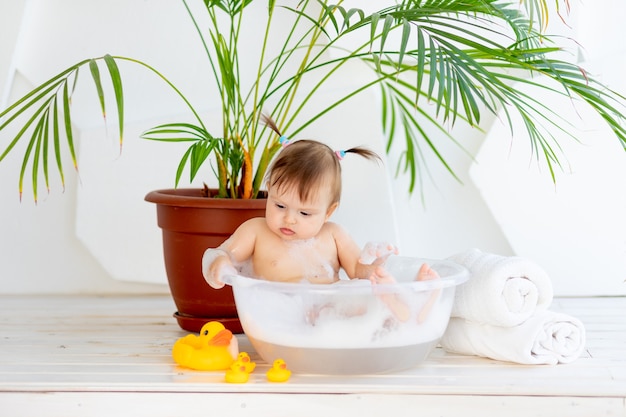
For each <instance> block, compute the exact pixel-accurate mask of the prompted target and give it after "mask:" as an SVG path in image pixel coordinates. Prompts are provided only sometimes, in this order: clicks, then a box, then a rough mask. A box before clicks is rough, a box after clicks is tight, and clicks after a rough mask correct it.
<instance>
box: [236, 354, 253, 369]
mask: <svg viewBox="0 0 626 417" xmlns="http://www.w3.org/2000/svg"><path fill="white" fill-rule="evenodd" d="M237 360H238V361H241V362H243V364H244V365H245V366H246V372H247V373H250V372H252V371H254V368H255V367H256V363H254V362H252V360H251V359H250V355H248V352H239V356H237Z"/></svg>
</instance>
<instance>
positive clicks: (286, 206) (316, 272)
mask: <svg viewBox="0 0 626 417" xmlns="http://www.w3.org/2000/svg"><path fill="white" fill-rule="evenodd" d="M348 153H352V154H357V155H361V156H363V157H365V158H367V159H377V158H378V156H377V155H376V154H375V153H374V152H371V151H369V150H366V149H363V148H359V147H357V148H352V149H348V150H346V151H337V152H335V151H333V150H332V149H331V148H329V147H328V146H327V145H325V144H322V143H320V142H317V141H312V140H298V141H294V142H293V143H291V144H289V145H288V146H285V147H284V149H283V150H282V151H281V153H280V154H279V156H278V157H277V159H276V160H275V161H274V163H273V164H272V166H271V167H270V169H269V172H268V181H267V188H268V198H267V207H266V216H265V217H264V218H254V219H251V220H248V221H246V222H245V223H243V224H242V225H241V226H240V227H239V228H238V229H237V230H236V231H235V233H234V234H233V235H232V236H231V237H230V238H229V239H227V240H226V241H225V242H224V243H223V244H222V245H220V246H219V247H218V248H216V249H208V250H207V251H206V252H205V254H204V257H203V261H202V271H203V274H204V277H205V279H206V280H207V282H208V283H209V285H211V287H213V288H216V289H218V288H222V287H223V286H224V282H223V277H224V276H226V275H236V274H238V271H237V270H236V269H235V267H234V265H240V264H242V263H244V262H246V261H248V260H249V261H251V265H250V266H251V268H252V271H251V272H252V274H253V275H254V276H255V277H258V278H262V279H266V280H269V281H279V282H301V281H303V280H306V281H308V282H311V283H314V284H331V283H335V282H338V281H339V280H340V278H339V270H340V268H343V270H344V271H345V273H346V274H347V275H348V277H349V278H351V279H353V278H361V279H368V280H370V281H371V283H372V284H373V285H376V284H388V283H393V282H395V280H394V278H393V277H392V276H391V275H390V274H389V273H388V272H387V271H386V270H385V268H384V262H385V260H386V259H387V257H388V256H389V255H391V254H395V253H397V249H396V248H395V247H394V246H392V245H368V246H367V247H366V250H364V251H363V252H362V251H361V249H360V248H359V247H358V245H357V244H356V243H355V242H354V240H353V239H352V238H351V237H350V236H349V234H348V233H347V232H346V231H345V230H344V229H343V228H342V227H341V226H340V225H338V224H336V223H333V222H330V221H329V219H330V217H331V215H332V214H333V212H334V211H335V210H336V208H337V207H338V205H339V199H340V195H341V166H340V160H341V158H343V156H345V154H348ZM365 256H367V257H369V258H370V259H372V258H373V261H372V262H370V263H367V262H366V260H365V259H364V257H365ZM434 278H438V275H437V273H436V272H435V271H434V270H433V269H431V268H430V267H429V266H428V265H427V264H423V265H422V266H421V268H420V269H419V272H418V273H417V276H416V280H420V281H421V280H428V279H434ZM381 298H382V299H383V301H384V302H385V304H386V305H387V306H388V307H389V309H390V310H391V311H392V313H393V314H394V316H395V317H396V318H397V319H399V320H400V321H404V320H407V319H408V315H409V311H408V307H407V306H406V305H405V304H404V303H403V302H402V301H401V300H399V299H396V298H395V295H394V294H381Z"/></svg>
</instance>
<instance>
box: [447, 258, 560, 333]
mask: <svg viewBox="0 0 626 417" xmlns="http://www.w3.org/2000/svg"><path fill="white" fill-rule="evenodd" d="M449 259H450V260H452V261H454V262H456V263H458V264H460V265H463V266H464V267H466V268H467V269H468V270H469V271H470V274H471V276H470V279H469V281H467V282H466V283H464V284H462V285H460V286H459V287H458V288H457V289H456V292H455V299H454V305H453V308H452V314H451V316H452V317H460V318H463V319H466V320H471V321H475V322H478V323H487V324H493V325H496V326H515V325H517V324H520V323H522V322H524V321H525V320H527V319H528V318H529V317H531V316H532V315H533V314H535V313H536V312H538V311H543V310H546V309H547V308H548V307H549V305H550V303H551V302H552V296H553V292H552V283H551V282H550V278H549V277H548V275H547V274H546V272H545V271H544V270H543V269H542V268H540V267H539V266H538V265H537V264H536V263H534V262H532V261H530V260H527V259H524V258H521V257H517V256H508V257H507V256H500V255H495V254H491V253H485V252H482V251H480V250H478V249H471V250H469V251H466V252H463V253H459V254H457V255H453V256H451V257H450V258H449Z"/></svg>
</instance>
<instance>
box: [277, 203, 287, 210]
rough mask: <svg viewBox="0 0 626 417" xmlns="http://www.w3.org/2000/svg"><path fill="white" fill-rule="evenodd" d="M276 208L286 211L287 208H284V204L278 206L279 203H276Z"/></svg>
mask: <svg viewBox="0 0 626 417" xmlns="http://www.w3.org/2000/svg"><path fill="white" fill-rule="evenodd" d="M276 207H278V208H279V209H284V208H285V206H284V205H282V204H278V203H276Z"/></svg>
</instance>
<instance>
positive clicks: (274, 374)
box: [265, 359, 291, 382]
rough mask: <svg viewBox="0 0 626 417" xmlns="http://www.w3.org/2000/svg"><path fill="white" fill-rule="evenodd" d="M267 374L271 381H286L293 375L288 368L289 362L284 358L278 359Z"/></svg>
mask: <svg viewBox="0 0 626 417" xmlns="http://www.w3.org/2000/svg"><path fill="white" fill-rule="evenodd" d="M265 376H266V377H267V379H268V380H269V381H271V382H285V381H287V380H288V379H289V377H290V376H291V371H290V370H289V369H287V364H286V363H285V361H284V360H282V359H276V360H275V361H274V364H273V366H272V367H271V368H270V370H269V371H267V373H266V374H265Z"/></svg>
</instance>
